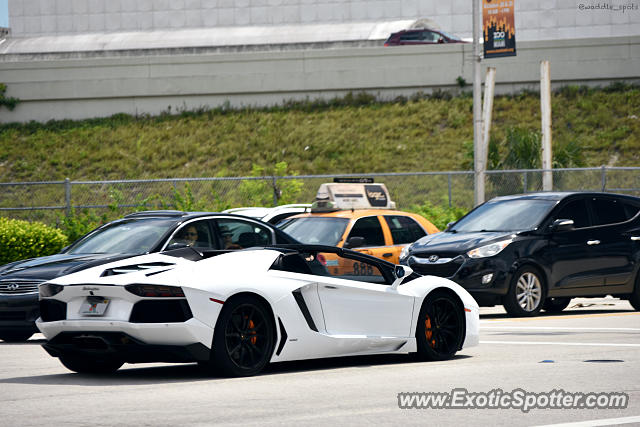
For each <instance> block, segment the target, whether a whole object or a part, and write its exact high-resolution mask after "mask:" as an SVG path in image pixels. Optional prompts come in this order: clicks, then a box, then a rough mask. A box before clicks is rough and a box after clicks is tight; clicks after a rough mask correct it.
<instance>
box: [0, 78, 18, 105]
mask: <svg viewBox="0 0 640 427" xmlns="http://www.w3.org/2000/svg"><path fill="white" fill-rule="evenodd" d="M6 92H7V85H6V84H4V83H0V107H5V108H6V109H7V110H9V111H11V110H13V109H14V108H16V105H18V103H19V102H20V100H19V99H18V98H12V97H8V98H7V97H6V96H5V93H6Z"/></svg>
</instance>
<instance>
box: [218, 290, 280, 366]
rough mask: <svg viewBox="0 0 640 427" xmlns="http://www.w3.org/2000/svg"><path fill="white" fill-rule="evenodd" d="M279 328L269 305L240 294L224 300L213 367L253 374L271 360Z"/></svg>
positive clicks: (219, 319)
mask: <svg viewBox="0 0 640 427" xmlns="http://www.w3.org/2000/svg"><path fill="white" fill-rule="evenodd" d="M275 335H276V334H275V328H274V326H273V320H272V318H271V314H270V311H269V310H268V308H267V307H266V306H265V305H264V304H263V303H262V302H261V301H260V300H258V299H257V298H254V297H251V296H240V297H237V298H234V299H231V300H230V301H227V302H226V303H225V304H224V307H223V309H222V312H221V313H220V316H219V318H218V322H217V324H216V328H215V332H214V335H213V349H212V354H211V362H210V368H211V369H212V370H213V371H216V372H217V373H221V374H223V375H226V376H235V377H240V376H251V375H255V374H257V373H259V372H260V371H261V370H262V369H263V368H264V367H265V366H266V365H267V363H269V361H270V360H271V356H272V355H273V350H274V345H275V339H276V336H275Z"/></svg>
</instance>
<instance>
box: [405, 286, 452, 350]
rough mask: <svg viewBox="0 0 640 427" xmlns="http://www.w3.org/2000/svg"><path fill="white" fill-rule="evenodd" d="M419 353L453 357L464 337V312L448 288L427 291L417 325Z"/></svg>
mask: <svg viewBox="0 0 640 427" xmlns="http://www.w3.org/2000/svg"><path fill="white" fill-rule="evenodd" d="M416 339H417V343H418V356H419V357H420V358H422V359H426V360H447V359H451V358H452V357H453V356H454V355H455V354H456V352H457V351H458V349H459V348H460V346H461V344H462V342H463V340H464V312H463V308H462V306H461V304H460V302H459V301H458V300H457V299H456V298H455V297H454V296H452V295H451V294H449V293H448V292H443V291H434V292H432V293H431V294H429V295H427V298H426V299H425V301H424V303H423V304H422V308H421V309H420V315H419V317H418V327H417V328H416Z"/></svg>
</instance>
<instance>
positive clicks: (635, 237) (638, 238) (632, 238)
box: [631, 236, 640, 241]
mask: <svg viewBox="0 0 640 427" xmlns="http://www.w3.org/2000/svg"><path fill="white" fill-rule="evenodd" d="M631 240H635V241H637V240H640V236H631Z"/></svg>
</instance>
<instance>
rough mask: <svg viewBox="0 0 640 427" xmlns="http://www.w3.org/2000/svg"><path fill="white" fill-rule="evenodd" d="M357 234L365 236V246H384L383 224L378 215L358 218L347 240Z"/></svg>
mask: <svg viewBox="0 0 640 427" xmlns="http://www.w3.org/2000/svg"><path fill="white" fill-rule="evenodd" d="M355 236H359V237H364V245H363V246H384V234H383V233H382V226H381V225H380V221H378V217H376V216H368V217H365V218H360V219H359V220H357V221H356V223H355V224H354V225H353V228H352V229H351V232H350V233H349V237H348V238H347V240H348V239H350V238H351V237H355Z"/></svg>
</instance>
